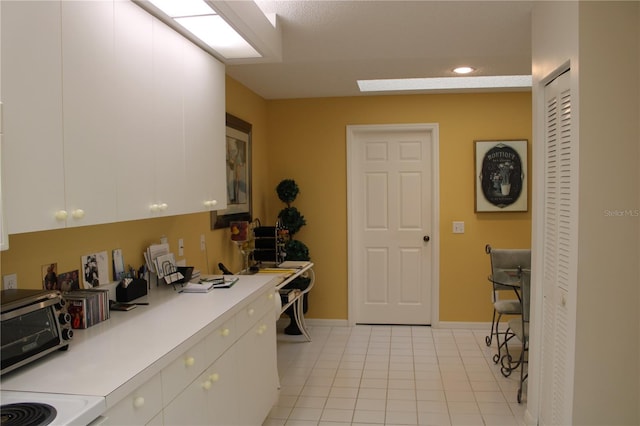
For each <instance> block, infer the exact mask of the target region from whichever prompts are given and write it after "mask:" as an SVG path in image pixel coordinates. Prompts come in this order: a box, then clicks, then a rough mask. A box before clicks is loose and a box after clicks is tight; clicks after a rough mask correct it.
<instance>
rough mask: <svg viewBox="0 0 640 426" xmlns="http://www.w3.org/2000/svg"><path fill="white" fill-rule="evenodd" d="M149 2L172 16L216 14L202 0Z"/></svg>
mask: <svg viewBox="0 0 640 426" xmlns="http://www.w3.org/2000/svg"><path fill="white" fill-rule="evenodd" d="M149 2H150V3H151V4H153V5H154V6H155V7H157V8H158V9H160V10H161V11H163V12H164V13H166V14H167V15H168V16H170V17H172V18H175V17H178V16H198V15H211V14H215V12H214V11H213V9H211V7H210V6H209V5H208V4H207V3H205V2H204V1H202V0H179V1H176V0H149Z"/></svg>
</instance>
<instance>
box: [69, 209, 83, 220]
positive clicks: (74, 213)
mask: <svg viewBox="0 0 640 426" xmlns="http://www.w3.org/2000/svg"><path fill="white" fill-rule="evenodd" d="M71 216H72V217H73V218H74V219H82V218H83V217H84V210H82V209H76V210H74V211H72V212H71Z"/></svg>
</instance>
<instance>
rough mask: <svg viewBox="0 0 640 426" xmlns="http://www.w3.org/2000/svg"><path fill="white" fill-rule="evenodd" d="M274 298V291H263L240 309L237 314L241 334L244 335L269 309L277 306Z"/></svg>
mask: <svg viewBox="0 0 640 426" xmlns="http://www.w3.org/2000/svg"><path fill="white" fill-rule="evenodd" d="M273 298H274V292H273V291H268V292H265V293H262V294H261V295H259V296H257V297H256V298H254V299H252V300H251V301H250V302H249V303H248V304H246V305H245V306H244V307H243V308H242V309H241V310H240V312H238V314H236V327H237V329H238V333H239V335H243V334H244V333H245V332H246V331H247V330H249V328H250V327H251V326H252V325H253V324H254V323H255V322H256V321H258V320H259V319H260V318H261V317H262V316H263V315H264V314H265V313H266V312H267V311H269V310H270V309H273V308H275V302H274V301H273Z"/></svg>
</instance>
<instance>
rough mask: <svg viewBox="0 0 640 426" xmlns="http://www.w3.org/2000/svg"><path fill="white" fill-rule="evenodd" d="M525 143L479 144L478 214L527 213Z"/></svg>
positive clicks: (489, 142)
mask: <svg viewBox="0 0 640 426" xmlns="http://www.w3.org/2000/svg"><path fill="white" fill-rule="evenodd" d="M527 145H528V141H527V140H526V139H519V140H493V141H491V140H486V141H485V140H477V141H474V151H475V180H476V184H475V211H476V213H482V212H526V211H527V209H528V206H527V198H528V195H527V177H528V170H527Z"/></svg>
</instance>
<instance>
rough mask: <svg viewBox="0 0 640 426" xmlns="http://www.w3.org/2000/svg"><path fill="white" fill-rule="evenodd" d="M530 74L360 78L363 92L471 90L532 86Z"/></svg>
mask: <svg viewBox="0 0 640 426" xmlns="http://www.w3.org/2000/svg"><path fill="white" fill-rule="evenodd" d="M531 81H532V79H531V76H530V75H502V76H484V77H437V78H401V79H383V80H358V87H359V88H360V91H361V92H390V91H404V90H456V89H462V90H470V89H496V88H512V89H526V88H531Z"/></svg>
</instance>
